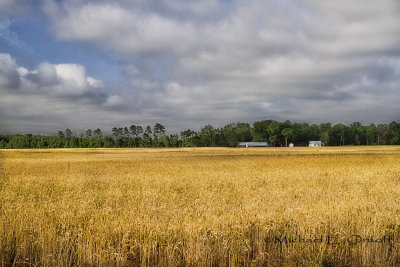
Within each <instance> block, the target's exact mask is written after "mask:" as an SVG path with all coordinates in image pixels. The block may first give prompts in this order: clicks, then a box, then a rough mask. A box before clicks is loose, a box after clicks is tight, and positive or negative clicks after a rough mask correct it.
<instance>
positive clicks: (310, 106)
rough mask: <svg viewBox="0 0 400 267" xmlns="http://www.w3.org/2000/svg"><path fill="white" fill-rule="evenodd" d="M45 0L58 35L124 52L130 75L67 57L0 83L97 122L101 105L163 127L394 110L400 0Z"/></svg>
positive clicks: (385, 116) (399, 79) (374, 118)
mask: <svg viewBox="0 0 400 267" xmlns="http://www.w3.org/2000/svg"><path fill="white" fill-rule="evenodd" d="M42 10H43V12H44V13H45V14H46V16H47V18H48V19H49V21H50V23H51V25H50V31H51V33H52V34H53V35H54V36H55V37H56V38H57V39H59V40H66V41H70V42H83V43H87V44H89V45H93V46H95V47H96V48H97V49H104V50H105V51H110V50H111V51H113V52H115V53H118V54H119V55H121V56H122V57H124V58H125V62H123V64H124V66H125V73H124V74H125V76H126V78H127V80H128V81H129V82H128V83H129V86H124V87H121V88H115V87H113V86H110V85H105V86H103V85H101V84H97V85H95V83H96V82H98V81H96V80H95V79H93V78H90V77H87V76H86V74H85V72H84V69H83V67H82V66H79V65H74V64H69V65H65V66H64V67H63V65H52V64H49V63H43V64H42V65H40V66H39V67H38V68H37V69H36V70H33V71H28V73H26V74H24V75H22V74H21V70H19V74H20V76H18V75H17V76H15V69H17V68H16V66H14V65H15V62H14V65H12V64H11V63H12V62H11V63H10V62H8V63H10V64H11V65H10V64H4V66H2V69H0V73H1V76H0V77H6V78H3V80H0V83H4V84H7V86H5V87H7V88H8V87H9V88H14V87H15V88H17V87H18V88H21V84H22V89H20V90H25V91H29V90H33V91H35V90H36V91H40V92H42V93H43V92H47V93H48V92H51V93H50V95H51V96H52V97H54V98H57V99H63V101H66V102H65V103H68V105H71V106H68V107H74V105H73V104H71V103H73V102H68V101H81V102H80V103H87V105H88V107H87V109H88V110H97V115H96V114H91V115H92V116H94V118H96V119H94V120H96V121H99V123H100V124H102V125H104V127H109V126H110V124H111V123H108V122H104V120H103V122H101V121H102V120H101V118H100V117H101V116H100V115H98V114H102V116H104V117H107V118H108V117H110V115H105V114H106V113H107V112H108V111H111V112H112V114H114V115H112V116H113V117H112V120H113V122H115V123H120V124H123V123H130V122H132V121H139V122H149V123H154V122H157V121H161V122H164V123H165V124H166V125H167V127H168V128H169V129H171V130H180V129H182V128H188V127H191V128H198V127H200V126H202V125H204V124H206V123H214V124H215V125H220V124H224V123H228V122H232V121H238V120H242V121H254V120H259V119H265V118H273V119H279V120H286V119H291V120H297V121H310V122H323V121H332V122H351V121H352V120H358V121H362V122H366V123H369V122H387V121H390V120H400V107H399V105H398V104H397V103H398V102H400V94H399V90H400V89H399V85H400V47H399V45H398V44H399V43H400V17H399V16H398V14H399V11H400V8H399V4H398V2H397V1H396V0H385V1H379V2H377V1H372V0H367V1H365V0H364V1H361V0H356V1H352V2H350V3H349V2H348V1H344V0H340V1H334V2H329V3H327V2H326V1H324V2H321V1H313V0H303V1H296V2H293V1H262V0H252V1H244V0H234V1H211V0H207V1H190V2H188V1H184V0H171V1H155V0H148V1H143V0H135V1H128V0H117V1H112V2H110V1H106V0H101V1H94V0H85V1H81V0H79V1H78V0H66V1H63V2H62V3H61V4H57V3H56V2H54V1H52V0H47V1H44V2H43V5H42ZM11 61H12V60H11ZM7 66H11V67H10V70H9V71H11V72H7V71H8V69H7V68H8V67H7ZM87 67H88V66H87ZM12 71H14V76H13V75H12ZM5 73H8V74H5ZM68 73H72V74H71V75H72V76H73V77H74V79H70V78H68V77H70V76H68V75H69V74H68ZM72 76H71V77H72ZM13 77H14V78H13ZM90 79H93V80H90ZM20 83H21V84H20ZM32 88H33V89H32ZM67 99H69V100H67ZM90 99H94V100H93V101H91V100H90ZM80 109H82V110H84V109H85V108H84V107H82V106H80ZM59 116H60V117H62V115H61V114H60V115H59ZM77 120H78V119H77ZM78 123H79V124H80V125H83V124H84V118H79V122H78ZM99 126H101V125H99Z"/></svg>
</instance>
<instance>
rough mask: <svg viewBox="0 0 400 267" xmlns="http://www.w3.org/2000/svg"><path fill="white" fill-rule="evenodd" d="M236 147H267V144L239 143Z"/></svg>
mask: <svg viewBox="0 0 400 267" xmlns="http://www.w3.org/2000/svg"><path fill="white" fill-rule="evenodd" d="M238 147H268V143H267V142H240V143H239V145H238Z"/></svg>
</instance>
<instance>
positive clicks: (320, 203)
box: [0, 147, 400, 266]
mask: <svg viewBox="0 0 400 267" xmlns="http://www.w3.org/2000/svg"><path fill="white" fill-rule="evenodd" d="M0 163H1V173H0V190H1V191H0V209H1V214H0V254H1V255H0V262H1V264H2V265H3V266H10V265H13V266H20V265H36V266H37V265H41V266H53V265H59V266H70V265H79V266H96V265H98V266H106V265H117V266H130V265H139V264H140V265H159V266H165V265H170V266H177V265H180V266H210V265H214V266H220V265H231V266H234V265H247V266H262V265H267V266H270V265H272V266H275V265H276V266H282V265H296V264H297V265H300V266H301V265H304V266H312V265H314V266H354V265H357V266H359V265H364V266H398V265H400V242H399V238H400V147H346V148H328V147H326V148H291V149H290V148H280V149H273V148H267V149H266V148H262V149H225V148H214V149H205V148H197V149H68V150H67V149H66V150H7V151H6V150H2V151H0ZM299 235H300V236H301V238H300V240H295V241H296V242H293V243H285V241H283V242H282V243H280V242H279V240H277V238H280V239H283V238H284V237H285V236H286V237H287V238H298V236H299ZM321 235H322V242H321V240H318V239H317V238H320V237H321ZM351 235H360V236H362V237H363V238H369V237H373V238H374V241H377V242H368V240H367V239H365V240H364V241H363V242H360V243H357V244H350V243H349V242H348V241H349V240H347V239H348V237H350V236H351ZM328 236H331V237H333V238H334V240H331V241H335V242H337V244H330V243H329V242H328V240H327V239H328ZM384 236H386V238H385V240H381V242H379V239H378V238H383V237H384ZM389 237H390V240H389ZM303 238H304V239H303ZM307 239H317V240H315V241H313V242H311V241H310V240H307ZM353 240H355V237H354V238H353V239H352V240H350V241H353ZM370 241H371V240H370Z"/></svg>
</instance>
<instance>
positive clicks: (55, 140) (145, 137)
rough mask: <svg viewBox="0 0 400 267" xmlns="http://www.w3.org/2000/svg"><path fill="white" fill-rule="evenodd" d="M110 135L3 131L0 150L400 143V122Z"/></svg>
mask: <svg viewBox="0 0 400 267" xmlns="http://www.w3.org/2000/svg"><path fill="white" fill-rule="evenodd" d="M111 133H112V134H111V135H103V133H102V130H101V129H94V130H92V129H87V130H86V131H85V132H84V133H82V134H79V135H78V136H76V135H73V134H72V131H71V130H70V129H65V130H64V131H58V132H57V134H56V135H54V136H45V135H32V134H25V135H0V148H2V149H3V148H100V147H108V148H112V147H236V146H237V145H238V143H239V142H251V141H254V142H268V144H269V146H272V147H275V146H288V145H289V143H293V144H294V145H295V146H307V145H308V141H312V140H314V141H318V140H320V141H323V142H324V144H325V145H328V146H343V145H400V123H397V122H395V121H393V122H391V123H389V124H379V125H375V124H370V125H362V124H361V123H360V122H354V123H352V124H350V125H344V124H341V123H339V124H336V125H332V124H331V123H321V124H319V125H317V124H308V123H292V122H291V121H285V122H278V121H274V120H263V121H256V122H254V124H253V127H251V126H250V124H248V123H241V122H238V123H229V124H227V125H225V126H223V127H218V128H214V127H213V126H211V125H205V126H204V127H202V128H201V129H200V131H193V130H190V129H187V130H184V131H181V132H180V133H179V135H178V134H177V133H174V134H167V132H166V129H165V126H163V125H161V124H160V123H156V124H155V125H154V126H153V127H151V126H146V127H142V126H140V125H130V126H127V127H114V128H112V129H111Z"/></svg>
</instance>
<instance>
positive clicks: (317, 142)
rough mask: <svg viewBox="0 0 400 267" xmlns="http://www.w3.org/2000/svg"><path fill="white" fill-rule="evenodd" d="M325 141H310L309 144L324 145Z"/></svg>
mask: <svg viewBox="0 0 400 267" xmlns="http://www.w3.org/2000/svg"><path fill="white" fill-rule="evenodd" d="M323 145H324V143H323V142H322V141H309V142H308V146H323Z"/></svg>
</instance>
